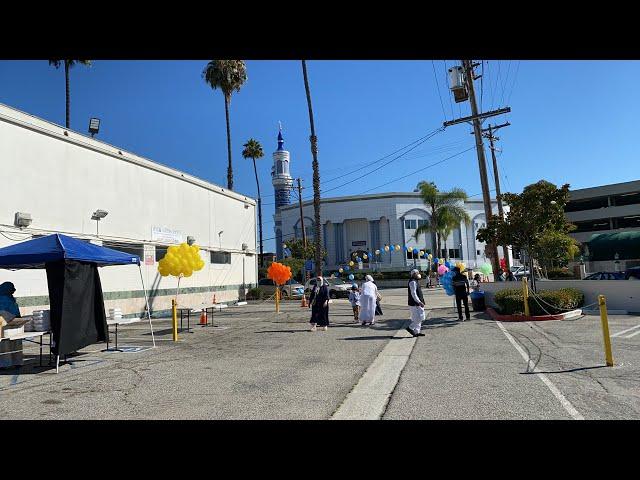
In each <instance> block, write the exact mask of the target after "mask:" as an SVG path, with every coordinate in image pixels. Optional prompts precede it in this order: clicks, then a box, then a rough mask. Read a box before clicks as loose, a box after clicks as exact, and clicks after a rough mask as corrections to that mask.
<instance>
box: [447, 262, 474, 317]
mask: <svg viewBox="0 0 640 480" xmlns="http://www.w3.org/2000/svg"><path fill="white" fill-rule="evenodd" d="M453 272H454V276H453V278H452V279H451V280H452V283H453V291H454V293H455V294H456V307H457V308H458V320H461V321H462V305H460V303H461V302H464V313H465V317H466V319H467V320H471V317H470V316H469V299H468V298H467V296H468V295H469V280H468V279H467V277H466V276H465V275H463V274H462V273H460V269H459V268H458V267H455V268H454V269H453Z"/></svg>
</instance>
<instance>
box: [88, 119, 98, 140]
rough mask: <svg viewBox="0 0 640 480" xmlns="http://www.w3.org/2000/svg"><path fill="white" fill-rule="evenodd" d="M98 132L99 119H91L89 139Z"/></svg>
mask: <svg viewBox="0 0 640 480" xmlns="http://www.w3.org/2000/svg"><path fill="white" fill-rule="evenodd" d="M99 131H100V119H99V118H92V119H90V120H89V133H90V134H91V138H93V136H94V135H95V134H96V133H98V132H99Z"/></svg>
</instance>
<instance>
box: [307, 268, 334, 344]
mask: <svg viewBox="0 0 640 480" xmlns="http://www.w3.org/2000/svg"><path fill="white" fill-rule="evenodd" d="M309 301H310V306H311V320H309V323H311V331H312V332H315V331H316V326H319V327H323V329H324V331H325V332H326V331H327V330H328V327H329V286H328V285H327V284H326V283H325V281H324V279H323V278H322V277H318V278H316V284H315V285H314V287H313V290H312V291H311V295H310V296H309Z"/></svg>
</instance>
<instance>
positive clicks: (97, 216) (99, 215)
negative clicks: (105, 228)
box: [91, 209, 109, 236]
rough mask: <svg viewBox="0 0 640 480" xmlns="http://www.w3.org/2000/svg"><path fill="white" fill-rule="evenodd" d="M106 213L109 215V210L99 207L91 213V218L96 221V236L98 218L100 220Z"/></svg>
mask: <svg viewBox="0 0 640 480" xmlns="http://www.w3.org/2000/svg"><path fill="white" fill-rule="evenodd" d="M107 215H109V212H107V211H106V210H100V209H98V210H96V211H95V212H93V215H91V220H95V221H96V236H98V224H99V223H100V220H102V219H103V218H104V217H106V216H107Z"/></svg>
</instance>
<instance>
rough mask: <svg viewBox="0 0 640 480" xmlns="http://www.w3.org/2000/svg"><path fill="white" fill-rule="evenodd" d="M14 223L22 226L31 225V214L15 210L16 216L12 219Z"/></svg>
mask: <svg viewBox="0 0 640 480" xmlns="http://www.w3.org/2000/svg"><path fill="white" fill-rule="evenodd" d="M13 223H14V225H15V226H16V227H20V228H24V227H28V226H29V225H31V214H30V213H24V212H16V217H15V220H14V222H13Z"/></svg>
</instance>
